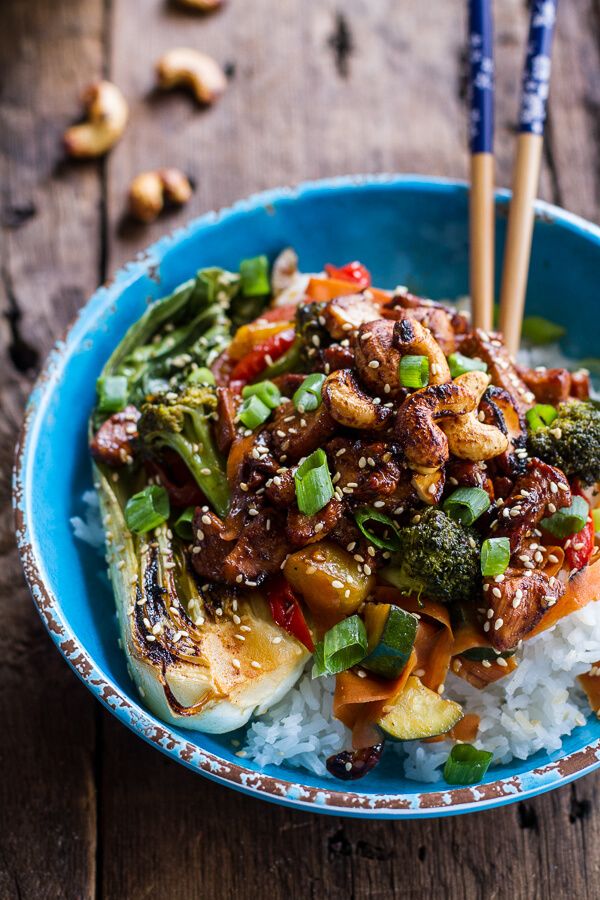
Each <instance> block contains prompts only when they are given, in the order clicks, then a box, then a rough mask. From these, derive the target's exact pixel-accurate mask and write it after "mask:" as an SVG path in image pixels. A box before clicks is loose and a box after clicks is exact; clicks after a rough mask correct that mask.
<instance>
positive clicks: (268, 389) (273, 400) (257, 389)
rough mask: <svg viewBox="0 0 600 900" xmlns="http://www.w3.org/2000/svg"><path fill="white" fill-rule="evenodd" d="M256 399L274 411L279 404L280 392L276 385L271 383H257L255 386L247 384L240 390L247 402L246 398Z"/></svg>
mask: <svg viewBox="0 0 600 900" xmlns="http://www.w3.org/2000/svg"><path fill="white" fill-rule="evenodd" d="M254 396H256V397H258V399H259V400H262V402H263V403H264V404H265V406H268V407H269V409H276V408H277V407H278V406H279V404H280V403H281V392H280V390H279V388H278V387H277V385H276V384H273V382H272V381H268V380H267V381H257V382H256V384H247V385H246V387H245V388H243V389H242V397H243V398H244V400H247V399H248V397H254Z"/></svg>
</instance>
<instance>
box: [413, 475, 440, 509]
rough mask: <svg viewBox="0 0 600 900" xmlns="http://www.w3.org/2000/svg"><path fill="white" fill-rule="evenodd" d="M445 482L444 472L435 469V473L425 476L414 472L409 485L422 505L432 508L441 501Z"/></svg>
mask: <svg viewBox="0 0 600 900" xmlns="http://www.w3.org/2000/svg"><path fill="white" fill-rule="evenodd" d="M445 481H446V478H445V475H444V470H443V469H437V471H435V472H428V473H427V474H424V473H421V472H415V474H414V475H413V477H412V479H411V484H412V486H413V487H414V489H415V491H416V492H417V495H418V497H419V499H420V500H422V501H423V503H428V504H429V505H430V506H434V505H437V504H438V503H439V502H440V500H441V499H442V493H443V492H444V483H445Z"/></svg>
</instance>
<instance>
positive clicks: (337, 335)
mask: <svg viewBox="0 0 600 900" xmlns="http://www.w3.org/2000/svg"><path fill="white" fill-rule="evenodd" d="M380 315H381V312H380V309H379V306H377V304H376V303H374V302H373V301H372V300H369V299H367V297H365V296H364V294H352V295H349V296H348V297H335V298H334V299H333V300H330V301H329V303H328V304H327V306H326V307H325V309H324V310H323V318H324V319H325V328H326V329H327V331H328V332H329V334H330V335H331V337H332V338H334V339H335V340H336V341H340V340H342V339H343V338H347V337H348V335H349V333H350V332H352V331H356V329H357V328H358V326H359V325H362V324H363V323H364V322H373V321H374V320H375V319H378V318H379V317H380Z"/></svg>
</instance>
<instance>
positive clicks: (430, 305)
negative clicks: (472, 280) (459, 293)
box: [384, 290, 469, 338]
mask: <svg viewBox="0 0 600 900" xmlns="http://www.w3.org/2000/svg"><path fill="white" fill-rule="evenodd" d="M398 308H399V309H406V310H409V311H410V314H411V315H414V316H415V318H417V317H418V318H419V321H421V320H422V316H423V315H424V312H425V311H429V312H431V311H433V310H439V311H441V312H444V313H445V314H446V316H447V318H448V322H449V323H450V327H451V328H452V333H453V335H454V337H455V338H456V335H463V334H467V332H468V331H469V317H468V315H467V314H466V313H464V312H459V310H457V309H454V308H453V307H452V306H446V305H445V304H444V303H438V302H437V301H435V300H427V299H425V298H424V297H417V296H416V295H415V294H411V293H410V291H407V290H397V291H396V293H395V294H394V296H393V297H392V299H391V300H390V302H389V303H387V304H386V306H385V308H384V315H387V310H393V309H398ZM433 321H434V320H433V319H432V322H433ZM437 321H438V322H440V321H441V320H439V319H438V320H437ZM424 324H425V325H427V327H428V328H430V329H431V331H434V327H431V325H429V324H428V323H427V322H424ZM443 331H444V332H445V331H446V326H444V329H443Z"/></svg>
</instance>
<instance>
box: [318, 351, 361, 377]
mask: <svg viewBox="0 0 600 900" xmlns="http://www.w3.org/2000/svg"><path fill="white" fill-rule="evenodd" d="M321 360H322V363H323V366H322V368H323V371H324V372H325V374H326V375H329V373H330V372H336V371H337V370H338V369H351V368H352V367H353V366H354V351H353V350H352V349H351V347H344V346H342V344H331V346H330V347H325V349H324V350H321Z"/></svg>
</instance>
